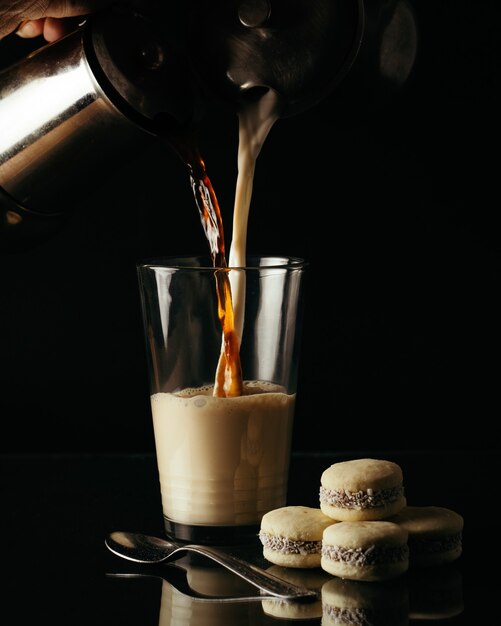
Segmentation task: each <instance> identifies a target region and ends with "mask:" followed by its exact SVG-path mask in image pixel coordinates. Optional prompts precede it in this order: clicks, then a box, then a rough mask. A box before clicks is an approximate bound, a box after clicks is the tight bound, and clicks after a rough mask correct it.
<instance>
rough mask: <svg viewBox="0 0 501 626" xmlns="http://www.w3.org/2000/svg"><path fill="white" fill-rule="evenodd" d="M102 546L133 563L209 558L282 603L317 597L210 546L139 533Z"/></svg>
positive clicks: (111, 538)
mask: <svg viewBox="0 0 501 626" xmlns="http://www.w3.org/2000/svg"><path fill="white" fill-rule="evenodd" d="M105 544H106V546H107V548H108V549H109V550H110V551H111V552H113V553H114V554H116V555H117V556H120V557H122V558H124V559H127V560H129V561H134V562H135V563H149V564H158V563H163V562H165V561H170V560H175V559H178V558H180V557H181V556H182V555H183V554H184V553H195V554H198V555H201V556H206V557H208V558H209V559H212V560H213V561H215V562H216V563H218V564H219V565H222V566H223V567H225V568H227V569H228V570H230V571H232V572H233V573H234V574H236V575H237V576H240V577H241V578H243V579H244V580H246V581H247V582H249V583H250V584H251V585H254V586H255V587H257V588H258V589H260V590H261V591H263V592H264V593H266V594H269V595H272V596H275V597H279V598H282V599H284V600H299V599H305V600H306V599H316V598H317V594H316V593H315V592H314V591H311V590H310V589H306V588H304V587H298V586H297V585H293V584H291V583H288V582H286V581H284V580H282V579H280V578H277V577H276V576H273V575H272V574H269V573H268V572H266V571H265V570H263V569H261V568H260V567H257V566H256V565H253V564H252V563H247V562H246V561H242V560H241V559H239V558H237V557H235V556H233V555H231V554H228V553H226V552H224V551H223V550H220V549H219V548H214V547H212V546H201V545H195V544H187V545H181V544H177V543H174V542H172V541H166V540H165V539H160V538H157V537H151V536H149V535H143V534H141V533H130V532H121V531H116V532H113V533H111V534H110V535H108V537H107V538H106V540H105Z"/></svg>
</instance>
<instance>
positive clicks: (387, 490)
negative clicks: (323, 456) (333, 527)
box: [320, 459, 407, 522]
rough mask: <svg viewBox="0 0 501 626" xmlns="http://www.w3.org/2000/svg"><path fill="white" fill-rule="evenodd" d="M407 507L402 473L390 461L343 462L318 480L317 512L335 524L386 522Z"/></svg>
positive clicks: (362, 460)
mask: <svg viewBox="0 0 501 626" xmlns="http://www.w3.org/2000/svg"><path fill="white" fill-rule="evenodd" d="M406 504H407V502H406V499H405V496H404V486H403V476H402V470H401V468H400V466H399V465H397V464H396V463H393V462H392V461H384V460H380V459H354V460H352V461H342V462H340V463H334V465H331V466H330V467H329V468H327V469H326V470H325V471H324V472H323V474H322V476H321V479H320V509H321V510H322V511H323V512H324V513H325V515H328V516H329V517H332V519H335V520H339V521H347V522H350V521H360V520H381V519H386V518H387V517H390V516H391V515H395V514H396V513H398V512H399V511H401V510H402V509H403V508H404V507H405V505H406Z"/></svg>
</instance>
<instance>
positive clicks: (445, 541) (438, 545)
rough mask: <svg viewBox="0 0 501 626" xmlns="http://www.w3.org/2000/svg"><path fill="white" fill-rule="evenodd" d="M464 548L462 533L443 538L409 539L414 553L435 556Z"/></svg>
mask: <svg viewBox="0 0 501 626" xmlns="http://www.w3.org/2000/svg"><path fill="white" fill-rule="evenodd" d="M461 546H462V533H461V532H458V533H451V534H450V535H445V536H443V537H437V538H434V539H431V538H430V537H409V547H410V549H411V550H412V551H413V552H416V553H417V552H419V553H420V554H435V553H437V552H450V551H451V550H456V549H457V548H460V547H461Z"/></svg>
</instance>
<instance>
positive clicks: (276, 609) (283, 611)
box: [262, 565, 332, 619]
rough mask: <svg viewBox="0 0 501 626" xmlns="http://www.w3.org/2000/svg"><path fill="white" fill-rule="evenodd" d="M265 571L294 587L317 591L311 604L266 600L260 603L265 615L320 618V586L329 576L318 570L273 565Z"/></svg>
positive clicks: (286, 617)
mask: <svg viewBox="0 0 501 626" xmlns="http://www.w3.org/2000/svg"><path fill="white" fill-rule="evenodd" d="M267 571H268V572H270V573H271V574H274V575H275V576H278V577H279V578H282V579H283V580H287V581H288V582H290V583H292V584H294V585H300V586H302V587H306V588H307V589H312V590H313V591H318V592H319V597H318V600H314V601H313V602H310V601H308V602H287V601H285V600H280V599H278V598H267V599H266V600H263V602H262V606H263V611H264V612H265V613H266V615H270V616H272V617H279V618H282V619H315V618H318V617H321V616H322V601H321V594H320V591H321V589H322V585H323V584H324V583H325V582H327V581H328V580H330V579H331V578H332V576H331V575H330V574H327V572H324V571H323V570H321V569H320V568H317V569H296V568H292V567H280V566H279V565H273V566H272V567H270V568H268V570H267Z"/></svg>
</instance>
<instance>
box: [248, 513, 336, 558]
mask: <svg viewBox="0 0 501 626" xmlns="http://www.w3.org/2000/svg"><path fill="white" fill-rule="evenodd" d="M331 524H335V522H334V520H332V519H331V518H330V517H328V516H327V515H324V513H322V511H321V510H320V509H317V508H313V507H307V506H284V507H281V508H278V509H274V510H272V511H268V513H265V514H264V515H263V518H262V519H261V528H260V531H259V539H260V541H261V543H262V545H263V556H264V558H265V559H266V560H267V561H270V563H274V564H275V565H281V566H282V567H304V568H312V567H320V557H321V550H322V536H323V532H324V530H325V529H326V528H327V526H330V525H331Z"/></svg>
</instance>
